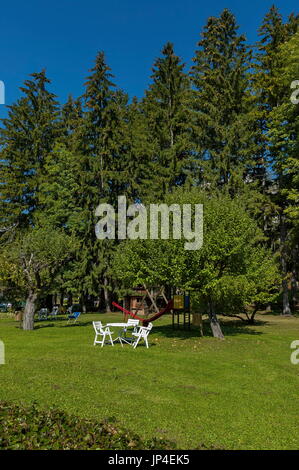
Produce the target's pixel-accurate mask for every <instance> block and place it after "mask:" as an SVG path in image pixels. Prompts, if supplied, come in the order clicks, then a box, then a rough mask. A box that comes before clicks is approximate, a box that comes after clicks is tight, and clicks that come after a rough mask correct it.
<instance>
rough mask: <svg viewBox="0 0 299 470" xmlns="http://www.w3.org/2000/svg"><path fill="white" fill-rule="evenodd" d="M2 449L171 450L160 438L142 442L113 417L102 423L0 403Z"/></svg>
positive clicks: (55, 411)
mask: <svg viewBox="0 0 299 470" xmlns="http://www.w3.org/2000/svg"><path fill="white" fill-rule="evenodd" d="M0 429H1V435H0V449H1V450H37V449H39V450H76V449H77V450H78V449H80V450H91V449H93V450H110V449H111V450H127V449H131V450H140V449H142V450H144V449H155V450H160V449H173V448H174V447H175V445H174V443H171V442H168V441H166V440H162V439H156V438H153V439H149V440H142V439H141V438H140V437H139V436H138V435H136V434H134V433H132V432H131V431H128V430H126V429H123V428H122V427H120V426H119V425H118V424H117V423H116V421H115V419H114V418H110V419H106V420H103V421H101V422H98V421H95V420H91V419H86V418H78V417H77V416H71V415H69V414H67V413H66V412H64V411H61V410H58V409H55V408H53V407H52V408H50V409H48V410H40V409H38V408H37V406H36V404H33V405H31V406H28V407H24V406H20V405H15V404H12V403H7V402H3V401H0Z"/></svg>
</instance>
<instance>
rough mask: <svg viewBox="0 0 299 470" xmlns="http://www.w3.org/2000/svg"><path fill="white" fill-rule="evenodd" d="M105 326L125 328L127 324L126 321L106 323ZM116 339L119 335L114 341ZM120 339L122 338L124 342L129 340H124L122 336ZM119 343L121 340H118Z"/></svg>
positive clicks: (118, 338)
mask: <svg viewBox="0 0 299 470" xmlns="http://www.w3.org/2000/svg"><path fill="white" fill-rule="evenodd" d="M106 326H112V328H113V327H115V328H126V327H127V326H128V323H107V325H106ZM130 326H131V325H130ZM117 340H120V336H118V337H117V338H116V339H115V340H114V341H117ZM122 340H123V341H124V342H125V343H127V344H129V341H126V340H125V339H123V338H122ZM120 343H121V341H120Z"/></svg>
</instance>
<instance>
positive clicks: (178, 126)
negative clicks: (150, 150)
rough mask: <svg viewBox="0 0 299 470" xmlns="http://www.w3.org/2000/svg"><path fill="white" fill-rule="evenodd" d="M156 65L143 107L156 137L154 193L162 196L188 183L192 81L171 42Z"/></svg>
mask: <svg viewBox="0 0 299 470" xmlns="http://www.w3.org/2000/svg"><path fill="white" fill-rule="evenodd" d="M162 55H163V56H162V57H160V58H158V59H157V60H156V61H155V63H154V66H153V74H152V76H151V78H152V80H153V83H152V84H151V85H150V88H149V90H148V91H147V92H146V96H145V98H144V100H143V103H142V107H143V110H144V114H145V116H146V119H147V122H148V126H149V131H150V134H151V136H152V140H153V143H154V144H155V147H154V155H153V157H152V159H151V162H150V166H151V173H152V196H154V195H155V196H156V198H159V197H162V196H163V195H165V194H166V193H168V192H169V191H171V190H172V189H173V188H174V187H175V186H178V185H182V184H184V182H185V180H186V176H187V170H188V168H189V166H190V164H189V161H190V159H191V155H192V153H191V150H192V147H191V138H190V136H191V114H190V112H189V105H190V81H189V78H188V76H187V74H186V73H185V72H184V64H183V63H181V60H180V58H179V57H178V56H177V55H176V54H175V53H174V49H173V44H171V43H170V42H168V43H167V44H166V45H165V46H164V47H163V50H162Z"/></svg>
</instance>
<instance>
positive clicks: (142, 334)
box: [132, 323, 153, 349]
mask: <svg viewBox="0 0 299 470" xmlns="http://www.w3.org/2000/svg"><path fill="white" fill-rule="evenodd" d="M152 327H153V324H152V323H149V324H148V326H140V327H139V329H138V331H136V333H134V332H133V333H132V336H134V337H135V338H136V339H135V341H134V342H133V343H132V346H133V348H134V349H135V348H136V346H137V344H138V343H139V341H140V340H141V339H143V340H144V342H145V345H146V347H147V348H148V341H147V337H148V335H149V334H150V331H151V329H152Z"/></svg>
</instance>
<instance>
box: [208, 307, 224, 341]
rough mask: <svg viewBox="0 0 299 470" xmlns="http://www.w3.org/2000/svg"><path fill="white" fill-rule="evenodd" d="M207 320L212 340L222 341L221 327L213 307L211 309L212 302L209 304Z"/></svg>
mask: <svg viewBox="0 0 299 470" xmlns="http://www.w3.org/2000/svg"><path fill="white" fill-rule="evenodd" d="M209 319H210V325H211V330H212V333H213V336H214V338H220V339H224V334H223V333H222V331H221V326H220V323H219V321H218V318H217V315H216V313H215V312H214V307H213V303H212V302H209Z"/></svg>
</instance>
